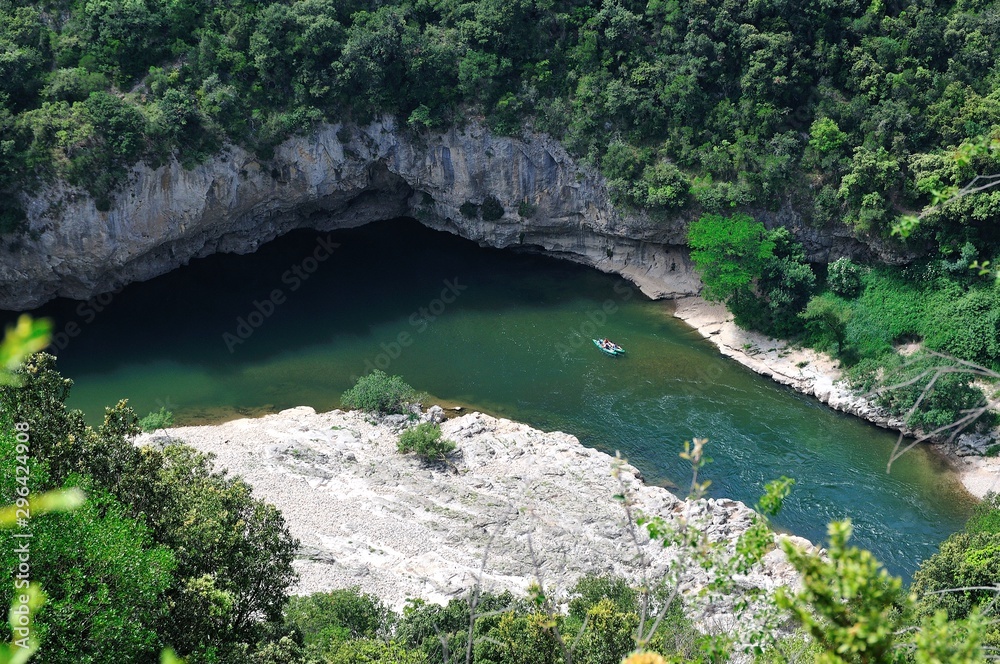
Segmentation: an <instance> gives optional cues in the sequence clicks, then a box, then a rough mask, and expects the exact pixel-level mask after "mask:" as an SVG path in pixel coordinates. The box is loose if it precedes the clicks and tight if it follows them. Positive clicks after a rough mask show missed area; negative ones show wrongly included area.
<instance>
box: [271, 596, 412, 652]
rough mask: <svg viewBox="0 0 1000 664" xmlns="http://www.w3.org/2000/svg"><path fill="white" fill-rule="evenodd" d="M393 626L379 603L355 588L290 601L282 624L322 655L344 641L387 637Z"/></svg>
mask: <svg viewBox="0 0 1000 664" xmlns="http://www.w3.org/2000/svg"><path fill="white" fill-rule="evenodd" d="M394 622H395V615H394V614H393V613H392V611H391V610H390V609H389V608H388V607H387V606H386V605H385V604H383V603H382V601H381V600H379V599H378V598H377V597H375V596H374V595H369V594H368V593H362V592H361V591H360V590H359V589H358V588H356V587H355V588H347V589H342V590H331V591H329V592H319V593H313V594H311V595H305V596H300V597H292V598H291V600H289V602H288V607H287V608H286V609H285V624H287V625H289V626H290V627H293V628H294V629H295V630H296V631H298V633H299V634H301V635H302V640H303V643H304V644H305V645H306V646H315V647H316V648H318V649H319V651H320V652H322V653H325V654H328V653H330V652H333V651H335V650H336V649H337V644H339V643H342V642H344V641H349V640H352V639H378V638H382V637H385V636H388V635H389V634H390V633H391V631H392V627H393V623H394Z"/></svg>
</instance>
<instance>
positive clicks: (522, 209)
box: [517, 200, 535, 219]
mask: <svg viewBox="0 0 1000 664" xmlns="http://www.w3.org/2000/svg"><path fill="white" fill-rule="evenodd" d="M517 214H518V216H520V217H523V218H525V219H530V218H531V217H533V216H535V206H534V205H532V204H531V203H529V202H528V201H527V200H523V201H521V202H520V203H518V204H517Z"/></svg>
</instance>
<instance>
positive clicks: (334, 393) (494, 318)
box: [37, 220, 970, 576]
mask: <svg viewBox="0 0 1000 664" xmlns="http://www.w3.org/2000/svg"><path fill="white" fill-rule="evenodd" d="M330 242H333V243H336V244H339V246H337V247H335V248H334V247H331V246H330V245H329V243H330ZM37 313H39V314H44V315H48V316H51V317H52V318H53V319H54V321H55V324H56V330H57V332H59V333H60V335H59V336H57V339H56V344H55V345H56V350H57V354H58V355H59V366H60V369H61V370H62V371H63V373H64V374H65V375H67V376H69V377H71V378H73V379H74V380H75V381H76V385H75V387H74V390H73V394H72V397H71V401H70V403H71V405H73V406H75V407H78V408H81V409H83V410H84V411H85V413H86V414H87V416H88V419H89V420H90V421H92V422H97V421H99V419H100V417H101V413H102V412H103V407H104V406H105V405H107V404H112V403H114V402H116V401H117V400H118V399H120V398H128V399H129V400H130V403H131V405H132V406H133V407H134V408H135V409H136V410H137V411H138V412H139V413H140V414H145V413H147V412H149V411H151V410H155V409H157V408H159V407H160V406H161V405H162V406H166V407H168V408H170V409H171V410H173V411H174V412H175V414H176V416H177V419H178V421H179V422H180V423H194V422H210V421H220V420H225V419H231V418H234V417H238V416H243V415H256V414H261V413H265V412H270V411H274V410H278V409H282V408H287V407H290V406H296V405H303V404H305V405H311V406H314V407H315V408H317V409H331V408H334V407H336V406H337V405H338V398H339V395H340V394H341V393H342V392H343V391H344V390H345V389H346V388H347V387H349V386H350V385H351V384H352V382H353V378H354V377H355V376H357V375H361V374H363V373H365V372H366V371H367V370H370V368H372V367H375V366H378V367H380V368H384V369H385V370H387V371H388V372H389V373H394V374H400V375H402V376H403V377H404V378H405V379H406V380H407V381H408V382H409V383H411V384H412V385H414V386H415V387H417V388H418V389H421V390H424V391H426V392H428V393H429V394H430V395H432V396H433V398H434V399H436V400H438V401H440V402H442V403H445V404H449V405H452V404H461V405H463V406H464V407H466V408H467V409H479V410H483V411H486V412H489V413H492V414H495V415H500V416H504V417H509V418H512V419H516V420H520V421H523V422H527V423H529V424H531V425H533V426H536V427H539V428H541V429H549V430H551V429H559V430H563V431H566V432H569V433H572V434H574V435H576V436H578V437H579V438H580V440H581V441H583V443H584V444H586V445H590V446H593V447H596V448H598V449H601V450H604V451H607V452H610V453H612V454H613V453H614V452H615V451H616V450H620V451H621V453H622V454H623V455H624V456H626V457H627V458H628V459H629V460H630V461H631V462H632V463H633V464H635V465H636V466H637V467H639V469H640V470H641V471H642V472H643V474H644V476H645V477H646V480H647V481H648V482H650V483H654V484H660V485H663V486H667V487H677V486H680V487H685V486H687V483H688V482H689V472H688V470H687V468H686V466H685V462H683V461H682V460H681V459H679V458H678V456H677V455H678V452H679V451H680V449H681V447H682V444H683V441H685V440H689V439H691V438H692V437H695V436H697V437H706V438H709V439H710V443H709V446H708V453H709V456H711V457H712V458H713V459H714V461H713V463H712V464H711V465H710V466H709V467H708V468H707V469H705V470H704V471H703V477H704V478H707V479H711V480H712V485H711V487H710V495H713V496H726V497H732V498H736V499H739V500H743V501H745V502H748V503H750V504H753V502H754V501H755V500H756V498H757V497H758V496H759V495H760V493H761V491H762V488H763V486H764V483H765V482H767V481H768V480H770V479H773V478H776V477H779V476H781V475H787V476H790V477H794V478H795V479H796V480H797V485H796V487H795V489H794V491H793V493H792V496H791V498H790V499H789V501H788V502H787V504H786V507H785V510H784V511H783V512H782V514H781V515H780V517H779V518H778V520H777V522H778V525H779V526H780V527H782V528H786V529H787V530H789V531H791V532H794V533H796V534H800V535H802V536H804V537H808V538H810V539H812V540H814V541H822V540H823V539H824V538H825V525H826V523H827V522H828V521H829V520H831V519H841V518H845V517H850V518H851V519H853V521H854V524H855V542H856V543H858V544H859V545H861V546H865V547H867V548H870V549H872V550H873V551H874V552H875V553H876V554H877V555H878V557H879V558H880V559H881V560H883V561H884V562H885V563H886V564H887V565H888V567H889V568H890V569H891V570H892V571H893V572H895V573H898V574H903V575H904V576H909V575H910V574H911V573H912V571H913V570H914V569H915V568H916V566H917V564H918V562H919V561H920V560H921V559H922V558H924V557H926V556H927V555H929V554H931V553H933V552H934V550H935V548H936V545H937V544H938V543H939V542H940V541H941V540H943V539H944V538H945V537H947V536H948V535H949V534H950V533H952V532H954V531H955V530H957V529H959V528H960V527H961V525H962V523H963V521H964V519H965V518H966V517H967V516H968V513H969V510H970V501H969V499H968V497H967V496H966V495H965V494H964V492H963V491H962V490H961V488H960V485H959V484H958V483H957V481H956V479H955V477H954V476H953V475H952V474H950V473H947V472H945V471H944V468H943V466H942V464H941V463H940V462H939V461H938V460H937V459H935V458H934V457H932V456H931V455H929V454H927V453H925V452H924V451H923V450H915V451H913V452H911V453H909V454H908V455H906V456H905V457H904V458H903V459H902V460H901V461H899V462H897V463H896V464H894V466H893V470H892V474H891V475H887V474H886V472H885V464H886V459H887V458H888V455H889V452H890V450H891V448H892V445H893V442H894V440H895V438H894V436H892V435H890V434H888V433H886V432H884V431H881V430H879V429H877V428H875V427H872V426H869V425H867V424H865V423H863V422H861V421H859V420H856V419H854V418H851V417H847V416H844V415H841V414H838V413H835V412H833V411H830V410H829V409H827V408H825V407H823V406H821V405H820V404H818V403H817V402H815V401H814V400H812V399H809V398H806V397H803V396H801V395H798V394H796V393H795V392H792V391H791V390H788V389H786V388H783V387H781V386H778V385H776V384H774V383H772V382H771V381H769V380H766V379H763V378H761V377H759V376H757V375H756V374H753V373H752V372H750V371H748V370H746V369H744V368H743V367H741V366H739V365H738V364H736V363H734V362H731V361H729V360H726V359H724V358H721V357H720V356H719V355H718V353H717V352H716V350H715V349H714V347H712V346H711V345H709V344H708V343H707V342H705V341H704V340H702V339H701V338H700V337H699V336H698V334H697V333H696V332H694V331H693V330H691V329H690V328H688V327H687V326H685V325H684V324H683V323H681V322H679V321H677V320H676V319H674V318H673V317H672V316H671V315H670V312H669V305H668V304H666V303H663V302H653V301H650V300H648V299H647V298H645V297H644V296H643V295H641V294H640V293H639V291H638V290H637V289H635V288H633V287H632V286H631V285H629V284H628V283H627V282H625V281H623V280H621V279H619V278H617V277H612V276H608V275H604V274H601V273H598V272H596V271H593V270H589V269H586V268H583V267H581V266H577V265H574V264H571V263H567V262H562V261H556V260H552V259H547V258H544V257H539V256H531V255H523V254H515V253H511V252H502V251H496V250H488V249H482V248H479V247H477V246H476V245H474V244H472V243H469V242H466V241H464V240H461V239H459V238H456V237H453V236H450V235H447V234H441V233H435V232H433V231H429V230H427V229H425V228H423V227H421V226H419V225H418V224H417V223H416V222H413V221H408V220H395V221H390V222H381V223H377V224H371V225H369V226H366V227H363V228H360V229H355V230H352V231H341V232H337V233H333V234H326V233H322V234H320V233H316V232H312V231H297V232H295V233H292V234H289V235H287V236H285V237H283V238H280V239H279V240H276V241H274V242H272V243H270V244H267V245H265V246H263V247H261V249H260V250H258V252H257V253H255V254H253V255H248V256H233V255H219V256H212V257H209V258H206V259H200V260H196V261H193V262H192V263H191V264H190V265H189V266H187V267H184V268H181V269H178V270H176V271H175V272H173V273H171V274H169V275H165V276H163V277H160V278H157V279H154V280H152V281H149V282H146V283H142V284H134V285H131V286H129V287H127V288H125V289H124V290H122V291H121V292H119V293H115V294H109V295H107V296H104V297H102V298H97V299H94V300H91V301H90V302H88V303H80V302H72V301H65V300H63V301H57V302H54V303H52V304H50V305H48V306H46V307H45V308H44V309H42V310H40V311H39V312H37ZM241 321H242V323H241ZM593 336H607V337H610V338H611V339H613V340H615V341H617V342H618V343H620V344H621V345H623V346H624V347H625V348H626V349H627V355H626V356H625V357H622V358H611V357H607V356H605V355H603V354H602V353H600V352H599V351H598V350H597V349H596V348H595V347H594V346H593V344H592V343H591V341H590V339H591V338H592V337H593Z"/></svg>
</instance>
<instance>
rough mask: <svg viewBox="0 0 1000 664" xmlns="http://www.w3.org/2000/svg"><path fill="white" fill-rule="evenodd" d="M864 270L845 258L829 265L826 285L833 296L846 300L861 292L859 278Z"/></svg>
mask: <svg viewBox="0 0 1000 664" xmlns="http://www.w3.org/2000/svg"><path fill="white" fill-rule="evenodd" d="M863 274H864V268H862V267H861V266H860V265H858V264H857V263H854V262H853V261H851V259H850V258H847V257H846V256H844V257H842V258H838V259H837V260H835V261H833V262H832V263H830V270H829V273H828V276H827V279H826V285H827V286H828V287H829V288H830V290H831V291H833V292H834V293H835V294H837V295H839V296H841V297H846V298H848V299H850V298H852V297H857V295H858V293H860V292H861V276H862V275H863Z"/></svg>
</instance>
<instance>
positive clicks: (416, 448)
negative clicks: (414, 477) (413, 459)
mask: <svg viewBox="0 0 1000 664" xmlns="http://www.w3.org/2000/svg"><path fill="white" fill-rule="evenodd" d="M398 449H399V451H400V452H401V453H403V454H406V453H408V452H415V453H416V454H417V455H419V456H420V457H421V458H422V459H424V460H425V461H444V460H445V459H446V458H447V456H448V455H449V454H450V453H451V452H454V451H455V443H454V441H451V440H448V439H447V438H441V426H440V425H438V424H436V423H435V422H422V423H421V424H418V425H417V426H415V427H413V428H412V429H407V430H406V431H404V432H403V433H402V434H401V435H400V436H399V444H398Z"/></svg>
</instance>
